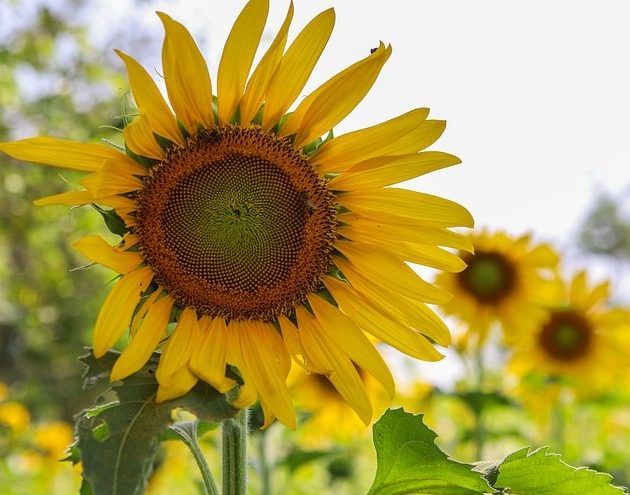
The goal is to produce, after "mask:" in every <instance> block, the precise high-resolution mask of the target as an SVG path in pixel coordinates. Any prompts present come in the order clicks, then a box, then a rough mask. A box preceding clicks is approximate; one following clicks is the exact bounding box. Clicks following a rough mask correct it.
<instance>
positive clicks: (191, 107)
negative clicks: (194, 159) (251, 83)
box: [157, 12, 214, 135]
mask: <svg viewBox="0 0 630 495" xmlns="http://www.w3.org/2000/svg"><path fill="white" fill-rule="evenodd" d="M157 15H158V16H159V17H160V19H161V20H162V23H163V24H164V30H165V31H166V34H165V36H164V44H163V46H162V67H163V68H164V80H165V82H166V91H167V93H168V99H169V101H170V102H171V105H172V106H173V109H174V110H175V115H177V117H178V118H179V119H180V120H181V121H182V123H183V124H184V126H186V128H187V129H188V132H189V133H190V134H191V135H195V134H196V133H197V124H202V125H204V126H206V127H210V126H212V123H213V121H214V117H213V114H212V85H211V82H210V75H209V73H208V66H207V65H206V61H205V59H204V58H203V55H202V54H201V52H200V51H199V48H198V47H197V44H196V43H195V41H194V40H193V38H192V36H191V35H190V33H189V32H188V30H187V29H186V28H185V27H184V26H183V25H182V24H180V23H179V22H177V21H175V20H173V19H172V18H171V17H169V16H168V15H166V14H164V13H163V12H158V13H157Z"/></svg>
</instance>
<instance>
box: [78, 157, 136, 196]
mask: <svg viewBox="0 0 630 495" xmlns="http://www.w3.org/2000/svg"><path fill="white" fill-rule="evenodd" d="M119 165H120V163H119V162H105V164H104V165H103V167H102V168H101V170H99V171H98V172H92V173H91V174H89V175H86V176H85V177H83V179H81V180H80V184H81V185H82V186H83V187H85V188H86V189H88V190H89V191H90V192H91V193H92V194H93V195H94V197H95V198H96V200H97V201H100V199H101V198H107V197H109V196H115V195H117V194H124V193H128V192H132V191H137V190H138V189H140V188H141V187H142V181H141V180H140V179H138V178H137V177H136V176H135V175H131V174H129V173H128V172H127V171H125V170H124V168H121V167H120V166H119Z"/></svg>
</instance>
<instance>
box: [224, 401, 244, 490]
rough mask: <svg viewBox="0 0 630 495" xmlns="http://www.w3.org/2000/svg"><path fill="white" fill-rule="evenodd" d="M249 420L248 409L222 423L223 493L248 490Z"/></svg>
mask: <svg viewBox="0 0 630 495" xmlns="http://www.w3.org/2000/svg"><path fill="white" fill-rule="evenodd" d="M247 421H248V410H247V409H242V410H241V411H239V413H238V414H237V415H236V417H235V418H228V419H224V420H223V422H222V424H221V437H222V444H223V495H245V494H246V492H247Z"/></svg>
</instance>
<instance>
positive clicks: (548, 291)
mask: <svg viewBox="0 0 630 495" xmlns="http://www.w3.org/2000/svg"><path fill="white" fill-rule="evenodd" d="M470 239H471V241H472V244H473V246H474V250H475V251H474V254H471V253H462V254H461V256H462V258H463V259H464V261H465V262H466V264H467V267H466V269H465V270H463V271H461V272H459V273H439V274H438V275H437V277H436V285H438V286H439V287H441V288H443V289H444V290H446V291H448V292H450V293H451V294H453V299H452V300H451V301H449V302H448V303H447V304H445V305H443V307H442V309H443V310H444V312H445V313H446V314H448V315H452V316H455V317H457V318H459V319H460V320H462V322H463V323H464V324H465V326H466V334H465V340H466V342H468V341H470V340H471V339H472V337H473V336H474V337H475V338H476V339H477V344H478V345H481V344H483V342H484V341H485V340H486V338H487V336H488V332H489V331H490V329H491V328H492V326H493V325H495V324H497V323H499V324H500V325H501V327H502V331H503V338H504V340H505V341H506V342H513V341H515V340H518V339H519V338H521V337H522V336H524V335H529V334H530V333H531V332H532V331H533V330H534V328H535V326H536V324H537V323H538V321H540V319H541V318H543V317H544V314H545V313H544V310H543V309H542V307H541V304H545V303H549V302H550V301H553V300H554V298H556V297H558V283H557V277H556V276H555V268H556V265H557V263H558V255H557V254H556V253H555V252H554V250H553V249H552V248H551V247H550V246H549V245H547V244H538V245H534V244H533V243H532V240H531V235H530V234H526V235H522V236H520V237H514V236H512V235H510V234H508V233H507V232H503V231H497V232H489V231H487V230H481V231H478V232H474V233H472V234H471V236H470Z"/></svg>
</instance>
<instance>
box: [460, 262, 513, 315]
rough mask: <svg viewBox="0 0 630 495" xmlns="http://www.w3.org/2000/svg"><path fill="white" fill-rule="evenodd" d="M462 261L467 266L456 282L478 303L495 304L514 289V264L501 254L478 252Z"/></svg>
mask: <svg viewBox="0 0 630 495" xmlns="http://www.w3.org/2000/svg"><path fill="white" fill-rule="evenodd" d="M463 259H464V261H465V262H466V264H467V265H468V266H467V267H466V269H465V270H464V271H462V272H460V273H458V274H457V280H458V282H459V285H460V286H461V287H462V288H463V289H464V290H465V291H466V292H468V293H469V294H470V295H471V296H473V297H474V298H475V299H476V300H477V301H479V302H480V303H482V304H496V303H498V302H500V301H502V300H503V299H505V298H506V297H508V296H509V295H510V294H511V293H512V291H513V290H514V289H515V288H516V278H517V274H516V269H515V267H514V264H513V263H512V262H511V261H510V260H508V259H506V257H505V256H504V255H502V254H501V253H497V252H493V251H487V252H483V251H478V252H477V253H475V254H474V255H472V254H471V255H465V256H464V257H463Z"/></svg>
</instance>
